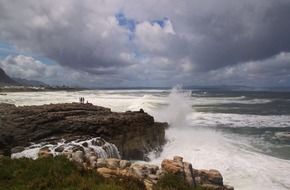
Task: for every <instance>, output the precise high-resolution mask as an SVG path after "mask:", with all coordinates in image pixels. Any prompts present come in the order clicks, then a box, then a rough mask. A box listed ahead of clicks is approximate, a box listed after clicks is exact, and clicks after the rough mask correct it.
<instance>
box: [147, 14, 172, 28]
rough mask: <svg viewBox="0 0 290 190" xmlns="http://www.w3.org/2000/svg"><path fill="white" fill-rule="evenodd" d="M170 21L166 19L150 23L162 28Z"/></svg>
mask: <svg viewBox="0 0 290 190" xmlns="http://www.w3.org/2000/svg"><path fill="white" fill-rule="evenodd" d="M167 21H168V18H167V17H164V18H163V19H154V20H151V21H150V23H151V24H158V25H159V26H160V27H161V28H164V27H165V23H166V22H167Z"/></svg>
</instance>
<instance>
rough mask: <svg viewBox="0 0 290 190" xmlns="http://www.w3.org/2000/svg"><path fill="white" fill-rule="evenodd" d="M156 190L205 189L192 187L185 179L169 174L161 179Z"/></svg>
mask: <svg viewBox="0 0 290 190" xmlns="http://www.w3.org/2000/svg"><path fill="white" fill-rule="evenodd" d="M154 190H203V188H202V187H195V188H194V187H190V186H189V185H188V184H187V183H186V181H185V179H184V178H183V177H181V176H177V175H174V174H170V173H168V174H165V175H164V176H163V177H161V178H160V179H159V181H158V183H157V184H156V186H155V188H154Z"/></svg>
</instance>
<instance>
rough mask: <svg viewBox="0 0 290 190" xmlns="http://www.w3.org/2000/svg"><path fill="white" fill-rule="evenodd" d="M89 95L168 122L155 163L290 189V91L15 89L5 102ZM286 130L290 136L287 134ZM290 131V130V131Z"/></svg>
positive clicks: (249, 187)
mask: <svg viewBox="0 0 290 190" xmlns="http://www.w3.org/2000/svg"><path fill="white" fill-rule="evenodd" d="M79 97H84V98H85V102H86V101H88V102H90V103H93V104H95V105H100V106H105V107H109V108H111V109H112V111H127V110H139V109H140V108H142V109H144V111H145V112H148V113H149V114H151V115H153V116H154V118H155V120H156V121H166V122H168V123H169V124H170V128H169V129H167V131H166V138H167V144H166V145H165V146H164V147H163V151H162V152H161V153H154V152H152V153H151V154H150V158H151V162H152V163H158V164H159V163H160V162H161V161H162V159H164V158H172V157H173V156H174V155H180V156H182V157H184V160H186V161H188V162H191V163H192V165H193V167H194V168H197V169H201V168H204V169H218V170H219V171H220V172H221V173H222V175H223V177H224V182H225V183H228V184H230V185H232V186H234V187H235V189H237V190H253V189H263V190H273V189H275V190H280V189H281V190H284V189H285V190H286V189H290V137H289V138H287V134H290V93H289V92H273V91H272V92H271V91H268V92H266V91H233V90H218V89H191V90H182V89H178V88H175V89H172V90H164V89H153V90H148V89H145V90H143V89H134V90H87V91H75V92H66V91H58V92H13V93H7V95H0V102H2V103H3V102H5V103H12V104H16V105H42V104H49V103H65V102H67V103H70V102H78V101H79ZM285 135H286V136H285ZM289 136H290V135H289Z"/></svg>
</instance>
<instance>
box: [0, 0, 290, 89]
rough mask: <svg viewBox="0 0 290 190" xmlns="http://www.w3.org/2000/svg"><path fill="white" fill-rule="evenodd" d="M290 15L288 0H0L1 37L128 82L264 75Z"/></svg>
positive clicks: (284, 40)
mask: <svg viewBox="0 0 290 190" xmlns="http://www.w3.org/2000/svg"><path fill="white" fill-rule="evenodd" d="M120 14H121V15H120ZM120 16H121V17H120ZM289 18H290V1H289V0H243V1H233V0H219V1H216V0H196V1H190V0H181V1H169V0H160V1H157V2H156V1H153V0H146V1H135V0H126V1H123V0H120V1H115V0H107V1H102V0H84V1H78V0H62V1H56V0H55V1H54V0H43V1H41V2H40V1H37V0H27V1H21V0H15V1H5V0H0V41H3V42H8V43H11V44H13V45H15V46H16V48H18V49H19V51H21V52H23V51H24V52H33V53H35V54H37V55H41V56H43V57H47V58H49V59H52V60H54V61H55V62H57V63H58V64H60V65H61V66H62V67H63V68H64V69H66V68H71V69H74V70H76V71H85V72H87V73H90V74H91V75H88V76H87V77H88V78H89V77H92V75H96V76H103V79H104V80H105V79H108V78H110V77H111V78H114V79H116V80H114V82H116V81H122V84H123V85H126V81H127V84H130V85H132V83H134V82H132V81H135V82H136V85H145V86H146V84H147V83H149V82H150V85H154V83H155V84H158V85H162V84H163V85H172V84H176V83H188V84H189V85H190V83H191V82H192V81H206V82H207V83H208V84H210V83H212V82H213V81H216V80H217V79H219V80H221V82H223V81H224V82H225V83H226V82H227V80H231V81H233V82H235V81H236V82H240V81H247V82H248V80H247V78H244V79H242V76H239V77H240V78H239V79H236V80H235V78H234V77H232V76H231V77H230V79H229V77H220V76H223V75H224V76H229V73H231V72H232V73H237V71H238V70H239V69H245V68H246V67H247V69H248V70H249V71H250V72H249V73H252V75H256V79H259V80H263V81H261V82H265V81H268V80H267V79H266V78H265V77H264V76H267V77H270V75H269V73H268V71H269V70H272V69H277V70H279V69H280V67H279V66H277V64H276V65H275V64H271V63H272V62H276V60H275V59H273V57H275V56H278V55H281V53H282V52H286V53H287V52H290V38H289V34H290V22H289ZM122 19H123V20H122ZM154 21H155V22H154ZM157 21H158V22H157ZM160 23H162V24H160ZM287 55H288V54H287ZM289 59H290V58H289V56H287V57H286V60H283V63H284V64H282V66H283V68H284V71H285V67H286V66H285V64H286V65H287V64H288V60H289ZM264 62H266V63H267V64H265V63H264ZM250 63H251V64H250ZM241 65H244V66H241ZM249 65H251V67H249ZM253 65H254V66H253ZM260 65H263V69H261V67H260ZM278 65H280V66H281V64H278ZM257 68H259V72H254V71H257V70H255V69H257ZM251 69H252V70H251ZM10 70H12V68H11V69H10ZM16 70H17V69H16ZM288 71H289V70H288V69H286V71H285V72H288ZM12 73H13V72H12ZM273 75H275V76H277V78H278V79H281V80H282V78H281V77H280V78H279V72H277V71H275V72H273V73H272V75H271V76H273ZM203 76H204V78H203ZM283 76H284V75H283ZM93 78H94V77H93ZM286 78H287V77H286ZM284 79H285V76H284V78H283V80H284Z"/></svg>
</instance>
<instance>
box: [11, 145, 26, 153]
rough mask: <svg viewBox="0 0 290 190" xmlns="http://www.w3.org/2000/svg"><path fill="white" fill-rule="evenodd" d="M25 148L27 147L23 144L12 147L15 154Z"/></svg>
mask: <svg viewBox="0 0 290 190" xmlns="http://www.w3.org/2000/svg"><path fill="white" fill-rule="evenodd" d="M24 149H25V148H24V147H23V146H16V147H14V148H12V149H11V153H12V154H15V153H18V152H22V151H23V150H24Z"/></svg>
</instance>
